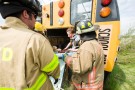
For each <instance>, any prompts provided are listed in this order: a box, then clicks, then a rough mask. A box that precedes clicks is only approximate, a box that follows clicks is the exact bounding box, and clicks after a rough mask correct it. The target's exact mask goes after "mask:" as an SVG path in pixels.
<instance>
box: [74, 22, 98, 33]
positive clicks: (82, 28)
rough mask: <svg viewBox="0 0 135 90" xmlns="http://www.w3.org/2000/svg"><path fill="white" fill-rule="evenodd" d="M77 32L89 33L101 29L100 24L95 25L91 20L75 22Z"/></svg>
mask: <svg viewBox="0 0 135 90" xmlns="http://www.w3.org/2000/svg"><path fill="white" fill-rule="evenodd" d="M75 29H76V33H77V34H83V33H88V32H92V31H96V30H98V29H99V25H93V24H92V23H91V22H90V21H89V20H83V21H80V22H78V23H77V24H75Z"/></svg>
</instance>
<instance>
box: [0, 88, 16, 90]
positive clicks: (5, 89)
mask: <svg viewBox="0 0 135 90" xmlns="http://www.w3.org/2000/svg"><path fill="white" fill-rule="evenodd" d="M0 90H15V89H14V88H5V87H0Z"/></svg>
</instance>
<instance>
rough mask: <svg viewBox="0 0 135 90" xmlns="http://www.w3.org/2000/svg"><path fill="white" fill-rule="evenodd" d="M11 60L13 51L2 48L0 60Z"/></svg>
mask: <svg viewBox="0 0 135 90" xmlns="http://www.w3.org/2000/svg"><path fill="white" fill-rule="evenodd" d="M12 58H13V50H12V49H11V48H3V53H2V60H3V61H11V60H12Z"/></svg>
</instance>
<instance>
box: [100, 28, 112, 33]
mask: <svg viewBox="0 0 135 90" xmlns="http://www.w3.org/2000/svg"><path fill="white" fill-rule="evenodd" d="M105 31H107V32H110V31H111V30H110V29H108V28H107V29H104V30H101V29H99V32H105Z"/></svg>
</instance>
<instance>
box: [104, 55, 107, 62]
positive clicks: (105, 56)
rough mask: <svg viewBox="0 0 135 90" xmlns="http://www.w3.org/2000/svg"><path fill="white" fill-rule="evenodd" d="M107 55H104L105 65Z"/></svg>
mask: <svg viewBox="0 0 135 90" xmlns="http://www.w3.org/2000/svg"><path fill="white" fill-rule="evenodd" d="M106 58H107V55H105V54H104V64H106Z"/></svg>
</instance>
